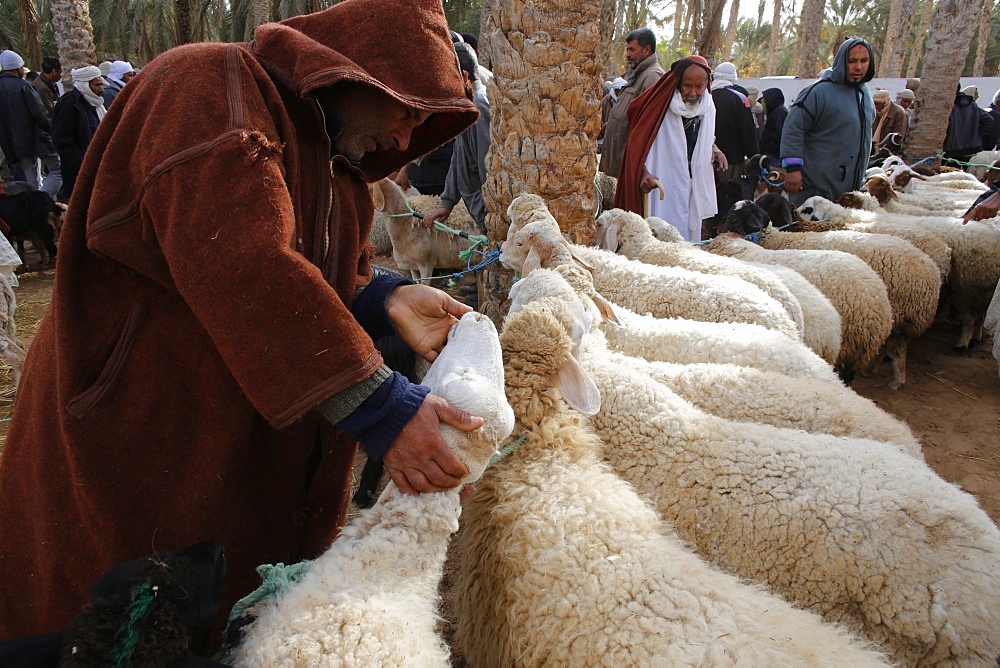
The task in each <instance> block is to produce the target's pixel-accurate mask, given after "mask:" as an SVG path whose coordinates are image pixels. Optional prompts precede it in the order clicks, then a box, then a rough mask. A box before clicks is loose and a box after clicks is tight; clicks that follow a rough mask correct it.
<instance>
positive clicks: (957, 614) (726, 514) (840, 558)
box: [584, 355, 1000, 665]
mask: <svg viewBox="0 0 1000 668" xmlns="http://www.w3.org/2000/svg"><path fill="white" fill-rule="evenodd" d="M584 368H585V369H586V370H587V371H588V373H589V374H590V375H591V377H592V378H593V380H594V381H595V383H596V385H597V387H598V388H599V389H600V392H601V409H600V411H598V412H597V413H596V414H595V415H594V416H593V417H592V418H591V420H592V424H593V425H594V426H595V428H596V429H597V431H598V434H599V435H600V436H601V438H602V440H603V441H604V442H605V444H606V448H605V457H607V459H608V460H609V462H610V463H611V465H612V467H613V468H614V469H615V471H617V472H618V474H619V475H621V476H622V477H624V478H625V479H626V480H627V481H629V482H631V483H632V484H633V485H635V486H636V489H637V490H638V491H639V493H640V494H641V495H643V496H645V497H646V498H648V499H650V500H652V501H653V502H654V503H655V504H656V506H657V508H658V509H659V510H660V513H661V515H662V517H663V518H664V519H666V520H668V521H670V522H671V523H672V524H673V526H674V527H675V528H676V530H677V532H678V533H679V534H680V536H681V537H682V538H684V539H686V540H689V541H691V542H692V543H694V545H695V546H696V550H697V551H698V553H699V554H701V555H702V556H704V557H705V558H707V559H708V560H709V561H711V562H713V563H714V564H715V565H717V566H719V567H721V568H722V569H724V570H726V571H728V572H730V573H734V574H736V575H739V576H742V577H746V578H751V579H754V580H757V581H760V582H766V583H767V584H768V585H769V586H770V587H771V589H772V590H773V591H774V592H775V593H778V594H779V595H782V596H784V597H786V598H787V599H789V600H790V601H793V602H795V603H798V604H800V605H803V606H805V607H807V608H809V609H811V610H814V611H816V612H819V613H820V614H822V615H823V616H824V617H825V618H827V619H828V620H834V621H839V622H843V623H845V624H847V625H848V626H851V627H852V628H855V629H856V630H859V631H861V632H862V633H864V634H865V635H866V636H867V637H868V638H869V639H871V640H874V641H877V642H881V643H884V644H885V645H886V646H887V647H888V648H889V649H890V651H891V652H892V653H893V655H894V658H895V659H896V660H898V661H900V662H906V663H907V664H910V665H913V664H917V663H928V664H930V663H937V662H942V663H943V662H950V663H954V664H957V665H962V664H965V665H969V664H973V663H978V664H981V665H986V664H987V663H988V662H989V661H992V660H993V658H994V657H995V656H996V655H997V654H998V653H1000V637H998V636H997V633H996V629H997V628H1000V531H998V530H997V528H996V526H994V525H993V524H992V522H991V521H990V520H989V518H988V517H987V516H986V514H985V513H984V512H983V511H982V509H981V508H979V506H978V504H977V503H976V501H975V499H973V498H972V497H971V496H970V495H968V494H966V493H965V492H963V491H961V490H960V489H958V488H957V487H955V486H953V485H950V484H948V483H946V482H944V481H943V480H942V479H941V478H940V477H938V476H937V475H936V474H935V473H934V472H933V471H932V470H931V469H930V468H929V467H928V466H927V465H926V464H925V463H924V462H922V461H920V460H918V459H916V458H914V457H911V456H908V455H906V454H904V453H903V452H901V451H900V450H898V449H897V448H895V447H894V446H891V445H889V444H886V443H882V442H879V441H872V440H867V439H856V438H844V437H835V436H830V435H826V434H807V433H805V432H802V431H797V430H789V429H778V428H775V427H772V426H770V425H760V424H749V423H746V422H734V421H730V420H725V419H722V418H718V417H716V416H712V415H708V414H706V413H704V412H703V411H700V410H698V409H697V408H695V407H694V406H692V405H691V404H689V403H688V402H685V401H683V400H682V399H681V398H680V397H678V396H677V395H676V394H674V393H672V392H670V391H669V390H668V389H667V388H666V387H665V386H663V384H662V383H658V382H655V381H653V380H652V379H649V378H643V377H642V376H641V375H640V374H638V373H637V372H636V371H635V369H633V368H630V367H627V366H625V365H624V364H622V363H620V362H618V361H617V360H616V359H613V358H612V359H608V358H607V357H602V356H600V355H585V357H584Z"/></svg>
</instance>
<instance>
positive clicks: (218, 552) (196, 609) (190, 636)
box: [0, 541, 226, 668]
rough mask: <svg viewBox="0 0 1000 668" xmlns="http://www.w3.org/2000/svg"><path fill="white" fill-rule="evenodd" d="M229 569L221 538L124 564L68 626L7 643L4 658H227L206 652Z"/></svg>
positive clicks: (86, 662)
mask: <svg viewBox="0 0 1000 668" xmlns="http://www.w3.org/2000/svg"><path fill="white" fill-rule="evenodd" d="M225 574H226V559H225V555H224V553H223V547H222V545H220V544H219V543H216V542H214V541H203V542H201V543H197V544H195V545H192V546H190V547H187V548H184V549H183V550H178V551H176V552H171V553H169V554H167V555H166V556H163V557H155V556H154V557H149V558H145V559H138V560H136V561H130V562H127V563H123V564H119V565H118V566H115V567H114V568H112V569H111V570H110V571H108V572H107V573H105V574H104V575H103V576H102V577H101V578H100V580H98V581H97V583H96V584H95V585H94V586H93V587H92V588H91V590H90V595H91V597H90V601H88V602H87V603H86V604H85V605H84V607H83V609H82V610H81V612H80V614H79V615H77V616H76V617H75V618H74V619H73V621H71V622H70V623H69V625H68V626H67V627H66V628H64V629H62V630H61V631H57V632H55V633H50V634H47V635H43V636H33V637H31V638H21V639H18V640H11V641H7V642H2V643H0V665H3V666H102V665H103V666H109V665H129V666H149V667H159V666H162V667H163V668H166V667H167V666H220V665H222V664H219V663H215V662H213V661H210V660H208V659H204V658H202V657H201V656H200V654H202V653H203V652H204V651H205V650H206V649H207V645H208V638H209V632H210V629H211V626H212V622H213V621H214V620H215V617H216V616H217V615H218V613H219V592H220V591H221V589H222V580H223V578H224V577H225Z"/></svg>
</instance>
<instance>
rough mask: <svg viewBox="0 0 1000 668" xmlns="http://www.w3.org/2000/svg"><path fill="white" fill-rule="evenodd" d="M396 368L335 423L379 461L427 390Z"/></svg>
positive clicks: (428, 391) (422, 401) (414, 412)
mask: <svg viewBox="0 0 1000 668" xmlns="http://www.w3.org/2000/svg"><path fill="white" fill-rule="evenodd" d="M430 391H431V390H430V388H429V387H427V386H425V385H415V384H413V383H411V382H410V381H408V380H406V377H405V376H403V374H401V373H399V372H398V371H393V372H392V375H391V376H389V378H388V379H386V381H385V382H384V383H382V384H381V385H380V386H379V388H378V389H377V390H375V392H373V393H372V395H371V396H370V397H368V398H367V399H365V400H364V401H363V402H362V403H361V405H360V406H358V407H357V408H356V409H355V410H354V412H353V413H351V414H350V415H348V416H347V417H346V418H344V419H343V420H341V421H340V422H338V423H337V426H338V427H339V428H340V429H341V430H343V431H344V433H346V434H347V435H348V436H350V437H351V438H353V439H355V440H356V441H358V442H360V443H361V447H363V448H364V449H365V452H366V453H367V454H368V456H369V457H370V458H372V459H375V460H381V459H382V456H383V455H385V452H386V450H388V449H389V446H390V445H391V444H392V442H393V441H394V440H395V439H396V436H398V435H399V432H400V431H402V430H403V427H404V426H405V425H406V423H407V422H409V421H410V419H411V418H412V417H413V416H414V415H415V414H416V412H417V409H419V408H420V406H421V404H423V403H424V398H425V397H426V396H427V395H428V393H430Z"/></svg>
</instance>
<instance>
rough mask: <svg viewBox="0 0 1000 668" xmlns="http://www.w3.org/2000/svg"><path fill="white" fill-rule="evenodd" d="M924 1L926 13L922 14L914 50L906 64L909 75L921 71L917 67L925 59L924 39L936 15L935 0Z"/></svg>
mask: <svg viewBox="0 0 1000 668" xmlns="http://www.w3.org/2000/svg"><path fill="white" fill-rule="evenodd" d="M923 2H924V13H923V14H921V16H920V25H918V26H917V32H916V39H915V40H914V43H913V50H912V51H910V61H909V64H908V65H907V66H906V76H907V77H915V76H917V73H918V72H919V71H920V70H918V69H917V66H918V65H919V63H920V62H921V61H922V60H923V54H924V40H925V38H926V36H927V29H928V28H929V27H930V25H931V17H932V16H933V15H934V0H923Z"/></svg>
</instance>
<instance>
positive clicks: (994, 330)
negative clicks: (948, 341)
mask: <svg viewBox="0 0 1000 668" xmlns="http://www.w3.org/2000/svg"><path fill="white" fill-rule="evenodd" d="M983 329H985V330H986V331H988V332H990V333H991V334H993V359H995V360H996V361H997V365H998V370H1000V283H997V287H996V290H994V291H993V299H992V300H991V301H990V306H989V308H987V309H986V318H985V319H984V320H983Z"/></svg>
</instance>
